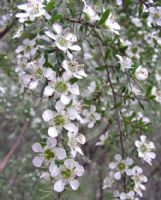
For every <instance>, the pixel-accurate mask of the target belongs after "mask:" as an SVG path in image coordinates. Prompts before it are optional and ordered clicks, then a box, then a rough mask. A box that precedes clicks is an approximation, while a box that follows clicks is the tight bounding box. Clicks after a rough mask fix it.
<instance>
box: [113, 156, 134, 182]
mask: <svg viewBox="0 0 161 200" xmlns="http://www.w3.org/2000/svg"><path fill="white" fill-rule="evenodd" d="M132 164H133V160H132V159H131V158H126V160H124V159H122V156H121V155H120V154H116V155H115V162H111V163H110V164H109V167H110V169H112V170H113V171H114V179H116V180H120V179H121V175H122V174H124V173H126V175H127V176H131V175H132V171H131V169H130V168H129V167H130V166H131V165H132Z"/></svg>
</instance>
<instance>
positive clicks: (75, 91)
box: [44, 72, 79, 105]
mask: <svg viewBox="0 0 161 200" xmlns="http://www.w3.org/2000/svg"><path fill="white" fill-rule="evenodd" d="M69 79H70V74H68V72H64V73H63V75H62V77H58V78H56V77H55V80H54V76H53V80H52V81H51V82H49V83H48V86H46V87H45V89H44V96H46V97H48V96H52V95H53V94H55V95H56V96H57V97H60V100H61V102H62V103H63V104H64V105H68V104H69V103H70V101H71V99H72V95H79V87H78V85H77V84H76V83H74V84H70V83H69Z"/></svg>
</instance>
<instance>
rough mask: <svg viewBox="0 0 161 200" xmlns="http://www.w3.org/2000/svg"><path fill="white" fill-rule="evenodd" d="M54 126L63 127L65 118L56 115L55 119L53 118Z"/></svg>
mask: <svg viewBox="0 0 161 200" xmlns="http://www.w3.org/2000/svg"><path fill="white" fill-rule="evenodd" d="M54 124H55V125H56V126H63V125H64V124H65V118H64V116H63V115H57V116H56V117H55V118H54Z"/></svg>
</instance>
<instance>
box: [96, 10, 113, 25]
mask: <svg viewBox="0 0 161 200" xmlns="http://www.w3.org/2000/svg"><path fill="white" fill-rule="evenodd" d="M109 14H110V10H109V9H107V10H105V12H104V13H103V14H102V17H101V19H100V22H99V24H100V25H102V24H104V23H105V21H106V19H107V18H108V16H109Z"/></svg>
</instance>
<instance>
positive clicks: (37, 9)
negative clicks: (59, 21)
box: [16, 0, 50, 23]
mask: <svg viewBox="0 0 161 200" xmlns="http://www.w3.org/2000/svg"><path fill="white" fill-rule="evenodd" d="M17 7H18V8H19V9H20V10H22V11H23V12H22V13H17V14H16V17H17V18H19V22H21V23H24V22H25V21H27V20H30V21H34V20H35V19H36V18H37V17H42V16H45V17H46V18H47V19H49V18H50V16H49V15H48V14H47V13H46V11H45V6H44V4H43V0H27V3H24V4H21V5H18V6H17Z"/></svg>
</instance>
